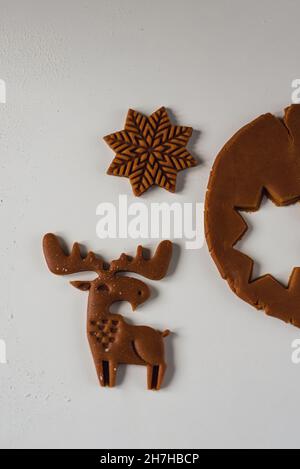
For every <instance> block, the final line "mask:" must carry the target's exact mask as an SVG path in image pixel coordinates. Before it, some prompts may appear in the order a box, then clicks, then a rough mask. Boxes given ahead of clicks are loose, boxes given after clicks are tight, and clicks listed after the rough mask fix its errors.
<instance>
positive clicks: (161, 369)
mask: <svg viewBox="0 0 300 469" xmlns="http://www.w3.org/2000/svg"><path fill="white" fill-rule="evenodd" d="M166 368H167V366H166V364H165V363H161V364H160V365H159V367H158V375H157V383H156V389H157V390H159V389H160V388H161V386H162V383H163V380H164V376H165V372H166Z"/></svg>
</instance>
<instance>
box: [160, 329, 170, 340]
mask: <svg viewBox="0 0 300 469" xmlns="http://www.w3.org/2000/svg"><path fill="white" fill-rule="evenodd" d="M170 334H171V331H169V329H166V330H165V331H164V332H162V333H161V335H162V337H163V338H165V337H168V335H170Z"/></svg>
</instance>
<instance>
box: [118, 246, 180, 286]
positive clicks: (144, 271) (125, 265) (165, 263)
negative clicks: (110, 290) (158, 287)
mask: <svg viewBox="0 0 300 469" xmlns="http://www.w3.org/2000/svg"><path fill="white" fill-rule="evenodd" d="M172 251H173V244H172V243H171V241H162V242H161V243H160V244H159V245H158V247H157V250H156V253H155V254H154V256H153V257H152V258H151V259H149V260H147V259H145V258H144V255H143V248H142V246H139V247H138V248H137V253H136V256H135V257H134V258H131V257H129V256H127V255H126V254H122V255H121V256H120V258H119V259H117V260H115V261H112V262H111V265H110V271H112V272H133V273H136V274H139V275H142V276H143V277H146V278H148V279H150V280H161V279H162V278H164V277H165V275H166V273H167V271H168V268H169V264H170V261H171V258H172Z"/></svg>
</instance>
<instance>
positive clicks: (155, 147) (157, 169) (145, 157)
mask: <svg viewBox="0 0 300 469" xmlns="http://www.w3.org/2000/svg"><path fill="white" fill-rule="evenodd" d="M192 132H193V129H192V128H191V127H183V126H179V125H172V124H171V121H170V119H169V116H168V113H167V111H166V109H165V108H164V107H162V108H160V109H158V110H157V111H156V112H154V113H153V114H151V116H149V117H146V116H144V115H143V114H141V113H139V112H137V111H134V110H132V109H129V111H128V114H127V119H126V124H125V129H124V130H121V131H120V132H115V133H113V134H111V135H107V136H106V137H104V140H105V141H106V143H107V144H108V145H109V146H110V147H111V148H112V149H113V150H114V151H115V153H116V156H115V158H114V160H113V162H112V164H111V165H110V167H109V169H108V174H110V175H114V176H123V177H127V178H129V179H130V182H131V185H132V188H133V192H134V194H135V195H136V196H140V195H142V194H143V193H144V192H146V191H147V190H148V189H149V188H150V187H151V186H154V185H157V186H160V187H163V188H164V189H167V190H168V191H170V192H175V190H176V179H177V173H178V172H179V171H182V170H184V169H187V168H191V167H192V166H195V165H196V164H197V162H196V160H195V159H194V158H193V157H192V155H191V154H190V153H189V152H188V150H187V149H186V145H187V143H188V141H189V139H190V137H191V135H192Z"/></svg>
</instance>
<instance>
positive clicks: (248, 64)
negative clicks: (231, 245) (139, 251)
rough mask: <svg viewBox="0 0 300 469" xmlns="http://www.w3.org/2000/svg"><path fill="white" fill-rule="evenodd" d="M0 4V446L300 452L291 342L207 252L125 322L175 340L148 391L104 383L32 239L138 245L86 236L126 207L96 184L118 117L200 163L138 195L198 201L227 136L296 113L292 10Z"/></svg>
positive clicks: (233, 1) (31, 0)
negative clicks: (52, 236) (129, 116)
mask: <svg viewBox="0 0 300 469" xmlns="http://www.w3.org/2000/svg"><path fill="white" fill-rule="evenodd" d="M0 8H1V27H0V44H1V47H0V64H1V66H0V78H2V79H4V80H5V81H6V83H7V104H6V105H3V104H1V105H0V199H1V205H0V216H1V248H0V280H1V281H0V298H1V307H0V338H2V339H4V340H5V341H6V343H7V354H8V364H7V365H0V446H1V447H3V448H16V447H18V448H19V447H22V448H30V447H34V448H46V447H47V448H48V447H61V448H64V447H72V448H74V447H85V448H89V447H94V448H106V447H110V448H113V447H122V448H126V447H130V448H138V447H143V448H163V447H173V448H177V447H178V448H180V447H187V448H188V447H189V448H199V447H226V448H228V447H236V448H238V447H272V448H276V447H298V446H299V439H300V437H299V419H300V410H299V392H300V365H299V366H296V365H293V364H292V362H291V343H292V341H293V340H294V339H296V338H299V337H300V332H299V331H298V330H297V329H295V328H293V327H292V326H286V325H285V324H283V323H281V322H280V321H278V320H274V319H271V318H267V317H266V316H265V315H264V314H263V313H261V312H256V311H255V310H254V309H252V308H251V307H250V306H249V305H247V304H245V303H243V302H242V301H241V300H240V299H238V298H237V297H235V296H234V295H233V294H232V293H231V291H230V290H229V289H228V287H227V285H226V283H225V282H223V281H222V280H221V278H220V277H219V274H218V272H217V270H216V267H215V265H214V264H213V262H212V260H211V258H210V256H209V254H208V252H207V248H206V247H204V248H203V249H201V250H197V251H186V250H185V249H184V242H183V241H178V242H177V245H178V247H177V248H176V255H175V261H174V263H173V266H172V269H171V274H170V275H169V276H168V277H167V278H166V279H165V280H163V281H161V282H159V283H157V284H155V292H156V294H155V295H154V298H153V301H150V302H148V303H147V304H146V305H144V307H143V308H142V309H141V310H139V311H137V312H136V313H134V314H135V315H133V313H132V312H131V310H130V308H129V307H128V305H122V307H121V309H120V311H121V312H122V313H124V315H125V316H127V317H129V318H130V319H133V320H134V321H135V322H136V323H140V324H147V325H152V326H154V327H157V328H159V329H165V328H169V329H171V330H172V331H173V332H174V334H173V336H172V337H171V338H168V339H167V342H166V343H167V344H168V347H167V357H168V362H169V369H168V375H167V379H166V385H167V386H166V387H165V388H164V389H163V390H162V391H161V392H159V393H153V392H148V391H146V389H145V388H146V370H145V369H144V368H143V367H129V366H128V367H126V369H125V370H124V371H125V372H123V371H121V377H120V378H121V379H120V385H119V386H118V387H117V388H115V389H101V388H100V387H99V386H98V383H97V378H96V374H95V371H94V367H93V363H92V359H91V356H90V353H89V350H88V346H87V341H86V337H85V317H86V301H87V297H86V295H85V294H84V293H82V292H79V291H76V290H74V289H72V287H71V286H69V284H68V279H67V278H63V277H62V278H59V277H55V276H53V275H52V274H50V273H49V272H48V270H47V268H46V266H45V263H44V260H43V256H42V251H41V239H42V236H43V234H44V233H46V232H48V231H54V232H56V233H59V234H60V235H62V236H64V237H65V239H66V241H67V242H68V243H71V242H73V241H75V240H77V241H80V242H82V243H83V244H86V245H87V246H88V247H90V248H92V249H94V250H95V251H96V252H99V253H103V254H104V255H105V257H106V258H107V259H108V260H109V259H112V258H114V257H116V256H118V255H119V254H120V252H121V251H123V250H125V251H127V252H129V253H130V252H132V251H133V249H134V247H135V245H136V242H135V241H133V240H114V241H112V240H104V241H100V240H99V239H98V238H97V236H96V232H95V228H96V222H97V217H96V214H95V211H96V206H97V205H98V204H99V203H100V202H117V200H118V196H119V194H128V195H129V196H130V200H131V201H134V200H135V199H134V198H133V197H132V195H131V190H130V186H129V183H128V181H127V180H126V179H121V178H113V177H109V176H106V175H105V171H106V169H107V167H108V165H109V163H110V161H111V159H112V157H113V153H112V152H111V150H110V149H109V148H108V147H107V146H106V145H105V143H104V142H103V141H102V140H101V138H102V136H103V135H106V134H108V133H111V132H113V131H116V130H119V129H122V128H123V124H124V119H125V115H126V111H127V109H128V108H129V107H133V108H135V109H138V110H140V111H142V112H145V113H151V112H152V111H154V110H155V109H157V108H158V107H160V106H161V105H165V106H166V107H167V108H168V109H170V110H171V111H172V115H173V116H175V117H176V121H177V123H179V124H182V125H191V126H192V127H193V128H194V129H195V130H196V132H195V136H194V137H193V140H192V142H191V145H190V147H189V148H190V149H191V151H192V152H193V154H194V155H195V156H196V157H197V158H199V159H200V160H201V164H200V165H199V166H198V168H195V169H193V170H189V171H186V172H185V173H182V174H181V175H180V178H179V192H178V194H177V195H171V194H169V193H167V192H165V191H163V190H160V189H156V190H152V191H149V192H148V193H147V194H146V195H145V197H144V198H143V200H145V201H146V203H147V204H148V203H151V202H162V201H166V202H174V201H179V202H180V201H189V202H202V201H203V200H204V196H205V190H206V185H207V180H208V176H209V171H210V168H211V165H212V163H213V161H214V158H215V156H216V154H217V153H218V151H219V150H220V148H221V147H222V146H223V144H224V143H225V142H226V141H227V140H228V138H229V137H230V136H231V135H232V134H233V133H234V132H235V131H236V130H238V129H239V128H240V127H241V126H242V125H244V124H246V123H247V122H249V121H250V120H252V119H254V118H255V117H257V116H258V115H260V114H262V113H265V112H268V111H270V112H274V113H275V114H276V115H277V114H279V115H280V114H281V112H282V110H283V108H284V107H286V106H287V105H289V104H290V101H291V82H292V80H293V79H295V78H299V75H300V69H299V44H300V28H299V15H300V4H299V1H296V0H295V1H293V0H284V1H283V0H282V1H281V0H262V1H261V0H260V1H257V0H256V1H252V2H248V1H244V0H243V1H241V0H227V1H224V0H218V1H216V0H214V1H212V0H210V1H208V0H207V1H203V0H198V1H197V0H186V1H183V0H181V1H177V0H176V1H175V0H160V1H158V0H154V1H153V0H152V1H151V2H150V1H146V0H107V1H105V0H80V1H79V0H72V1H71V0H51V1H50V0H49V1H48V0H43V1H38V0H19V1H17V0H1V1H0ZM278 210H279V211H280V210H281V209H278ZM293 213H294V212H293ZM293 216H294V215H293ZM275 218H276V217H275ZM273 221H275V219H274V218H273ZM279 233H280V230H279ZM298 238H299V239H300V236H299V237H298ZM280 239H281V238H280V236H279V242H280ZM282 240H283V241H282V242H284V237H283V234H282ZM299 243H300V242H299ZM299 243H298V250H297V247H295V245H293V249H294V264H295V265H299V257H300V255H299V247H300V246H299ZM145 244H146V245H147V246H149V247H154V246H155V244H156V242H154V241H151V240H149V241H147V242H146V243H145ZM266 245H268V246H270V245H271V246H272V247H273V251H274V252H275V253H276V252H277V253H278V249H280V247H279V246H278V244H277V243H276V242H275V241H274V242H273V241H270V240H267V241H266ZM261 246H262V244H260V250H259V253H261V254H263V253H264V249H262V247H261ZM278 260H279V262H280V257H279V259H278ZM297 262H298V264H297ZM291 267H293V266H291ZM278 268H280V266H279V267H278ZM150 283H151V282H150Z"/></svg>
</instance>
